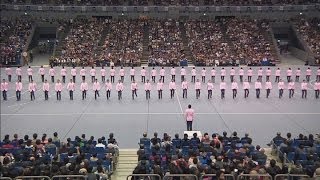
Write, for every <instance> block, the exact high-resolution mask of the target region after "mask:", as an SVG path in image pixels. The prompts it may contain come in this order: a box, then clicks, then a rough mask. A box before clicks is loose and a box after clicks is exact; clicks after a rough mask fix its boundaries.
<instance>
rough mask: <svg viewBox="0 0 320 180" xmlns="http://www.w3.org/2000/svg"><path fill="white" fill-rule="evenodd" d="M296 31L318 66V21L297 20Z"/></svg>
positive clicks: (319, 53)
mask: <svg viewBox="0 0 320 180" xmlns="http://www.w3.org/2000/svg"><path fill="white" fill-rule="evenodd" d="M296 29H297V31H298V32H299V33H300V34H301V37H302V39H303V40H304V41H305V42H306V43H307V45H308V46H309V48H310V50H311V52H312V53H313V54H314V57H315V60H316V64H320V43H319V42H320V19H319V18H313V19H309V20H307V19H304V18H302V19H299V20H298V21H296Z"/></svg>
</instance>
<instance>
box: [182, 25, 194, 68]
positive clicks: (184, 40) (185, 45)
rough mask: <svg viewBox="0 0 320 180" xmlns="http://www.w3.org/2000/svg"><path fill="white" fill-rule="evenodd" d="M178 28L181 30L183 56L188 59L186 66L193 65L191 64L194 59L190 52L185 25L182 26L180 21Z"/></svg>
mask: <svg viewBox="0 0 320 180" xmlns="http://www.w3.org/2000/svg"><path fill="white" fill-rule="evenodd" d="M179 29H180V32H181V38H182V43H183V50H184V54H185V57H186V58H187V59H188V66H194V64H193V60H194V59H193V56H192V53H191V49H190V47H189V38H188V36H187V31H186V27H185V26H184V23H183V22H180V24H179Z"/></svg>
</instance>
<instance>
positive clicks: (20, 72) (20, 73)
mask: <svg viewBox="0 0 320 180" xmlns="http://www.w3.org/2000/svg"><path fill="white" fill-rule="evenodd" d="M16 75H17V77H18V80H20V81H22V70H21V68H20V66H18V68H17V69H16Z"/></svg>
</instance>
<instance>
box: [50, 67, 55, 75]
mask: <svg viewBox="0 0 320 180" xmlns="http://www.w3.org/2000/svg"><path fill="white" fill-rule="evenodd" d="M49 75H50V76H54V75H56V70H54V69H53V68H50V69H49Z"/></svg>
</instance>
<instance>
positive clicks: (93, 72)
mask: <svg viewBox="0 0 320 180" xmlns="http://www.w3.org/2000/svg"><path fill="white" fill-rule="evenodd" d="M90 75H91V83H94V81H95V79H96V70H95V69H94V67H93V66H92V68H91V69H90Z"/></svg>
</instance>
